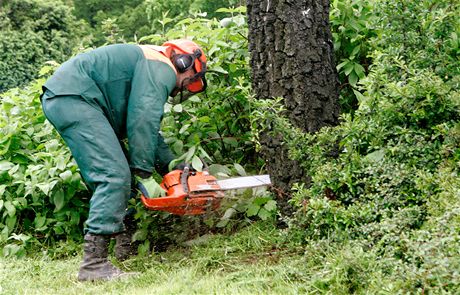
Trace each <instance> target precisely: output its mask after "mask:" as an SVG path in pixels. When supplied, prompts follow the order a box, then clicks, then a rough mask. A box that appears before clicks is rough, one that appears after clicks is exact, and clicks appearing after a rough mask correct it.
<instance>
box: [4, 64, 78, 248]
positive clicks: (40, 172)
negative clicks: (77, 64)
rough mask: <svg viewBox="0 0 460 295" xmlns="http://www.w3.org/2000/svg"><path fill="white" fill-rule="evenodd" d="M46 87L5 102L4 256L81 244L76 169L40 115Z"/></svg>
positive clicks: (13, 94)
mask: <svg viewBox="0 0 460 295" xmlns="http://www.w3.org/2000/svg"><path fill="white" fill-rule="evenodd" d="M45 70H46V68H45ZM43 83H44V80H36V81H35V82H34V83H33V84H30V85H29V86H28V87H26V88H24V89H18V88H15V89H12V90H10V91H8V92H6V93H4V94H2V99H1V101H0V134H2V137H1V140H0V180H1V181H0V183H1V185H0V195H1V198H0V245H5V244H7V243H8V244H9V245H8V246H6V247H5V248H4V249H3V253H4V255H18V256H20V255H24V254H25V252H24V251H25V249H26V248H27V247H29V246H32V245H37V244H38V243H40V244H44V245H45V244H49V245H53V244H54V243H55V242H56V241H57V240H60V239H79V238H80V235H81V228H82V224H83V221H84V220H85V219H86V214H87V213H86V211H87V205H86V203H85V202H83V201H82V200H81V197H83V196H85V186H84V184H83V183H82V181H81V178H80V174H79V173H78V171H77V165H76V164H75V163H74V162H73V161H72V160H71V155H70V152H69V150H68V149H67V147H66V146H65V145H64V144H63V142H62V141H61V140H60V137H59V135H58V134H57V133H56V132H55V131H54V128H53V127H52V126H51V124H49V122H48V121H45V117H44V115H43V113H42V111H41V107H40V100H39V94H40V92H41V85H42V84H43Z"/></svg>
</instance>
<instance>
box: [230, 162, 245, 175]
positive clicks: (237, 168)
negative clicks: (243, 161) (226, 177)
mask: <svg viewBox="0 0 460 295" xmlns="http://www.w3.org/2000/svg"><path fill="white" fill-rule="evenodd" d="M233 166H234V167H235V169H236V172H237V173H238V174H239V175H241V176H246V175H247V173H246V171H245V170H244V168H243V166H241V165H240V164H238V163H235V164H233Z"/></svg>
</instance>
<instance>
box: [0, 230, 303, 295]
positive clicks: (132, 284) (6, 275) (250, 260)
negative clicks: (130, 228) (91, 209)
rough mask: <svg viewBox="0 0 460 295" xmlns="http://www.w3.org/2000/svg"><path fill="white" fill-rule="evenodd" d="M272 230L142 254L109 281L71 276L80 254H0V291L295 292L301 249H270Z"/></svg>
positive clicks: (299, 280)
mask: <svg viewBox="0 0 460 295" xmlns="http://www.w3.org/2000/svg"><path fill="white" fill-rule="evenodd" d="M278 237H279V236H278V232H277V231H276V230H275V229H274V228H273V227H271V226H267V225H254V226H251V227H249V228H247V229H245V230H243V231H241V232H239V233H237V234H235V235H231V236H228V235H216V236H207V237H204V238H202V239H200V240H197V241H196V243H195V244H193V243H192V244H193V245H192V246H189V247H179V248H175V249H171V250H169V251H167V252H164V253H157V254H153V255H151V256H150V257H146V258H135V259H131V260H129V261H128V262H126V263H124V264H123V265H119V266H120V267H121V268H122V269H124V270H129V271H137V272H140V273H141V274H140V275H139V276H137V277H133V278H127V279H123V280H117V281H112V282H99V283H80V282H78V281H77V280H76V274H77V271H78V268H79V264H80V260H81V256H80V255H77V256H75V257H69V258H66V259H60V260H52V259H50V258H49V257H46V256H44V257H40V255H38V254H37V255H35V256H34V257H27V258H23V259H12V258H8V259H6V258H0V294H79V295H82V294H298V293H303V292H304V290H305V289H304V278H303V277H302V275H300V276H299V272H301V269H302V266H300V265H299V263H301V262H302V257H303V253H296V252H295V251H292V249H290V250H287V249H286V250H280V249H276V248H274V247H273V245H274V244H276V242H275V240H276V239H277V238H278Z"/></svg>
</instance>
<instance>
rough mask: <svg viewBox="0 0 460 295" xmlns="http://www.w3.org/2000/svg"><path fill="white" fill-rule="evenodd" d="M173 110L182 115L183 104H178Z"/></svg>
mask: <svg viewBox="0 0 460 295" xmlns="http://www.w3.org/2000/svg"><path fill="white" fill-rule="evenodd" d="M173 110H174V111H175V112H176V113H182V111H183V110H184V108H183V107H182V105H181V104H176V105H175V106H174V107H173Z"/></svg>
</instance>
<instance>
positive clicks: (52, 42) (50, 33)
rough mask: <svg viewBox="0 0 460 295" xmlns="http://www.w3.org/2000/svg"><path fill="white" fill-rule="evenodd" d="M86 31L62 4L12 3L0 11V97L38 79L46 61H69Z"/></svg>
mask: <svg viewBox="0 0 460 295" xmlns="http://www.w3.org/2000/svg"><path fill="white" fill-rule="evenodd" d="M84 28H85V26H84V25H83V24H82V23H78V22H76V21H75V18H74V17H73V16H72V13H71V9H70V8H69V7H68V6H66V5H64V4H63V3H62V2H60V1H31V0H27V1H22V0H21V1H19V0H12V1H8V2H7V4H6V5H5V6H4V7H2V10H1V11H0V32H1V34H0V60H1V62H0V72H1V73H2V75H1V76H0V93H1V92H4V91H6V90H7V89H10V88H12V87H17V86H20V85H25V84H27V83H28V82H29V81H32V80H33V79H35V78H37V77H38V76H37V68H41V67H42V66H43V64H44V63H45V62H46V61H48V60H56V61H58V62H62V61H64V60H65V59H67V58H68V57H69V56H70V55H71V54H72V53H73V50H74V48H75V47H76V46H77V45H78V44H80V42H83V41H82V40H84V38H83V39H82V38H80V37H81V36H82V35H83V33H84Z"/></svg>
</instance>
